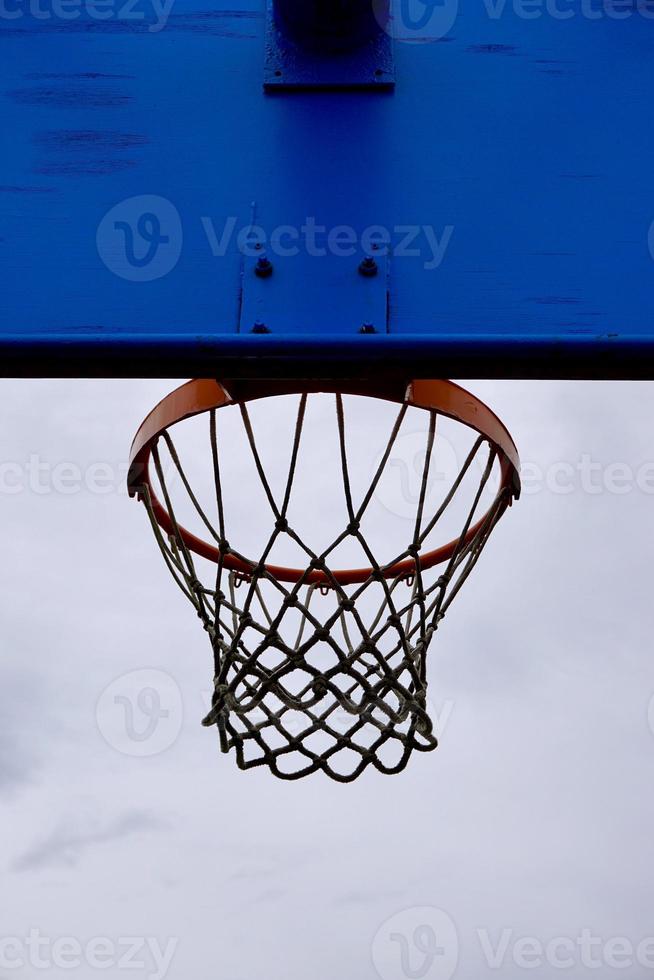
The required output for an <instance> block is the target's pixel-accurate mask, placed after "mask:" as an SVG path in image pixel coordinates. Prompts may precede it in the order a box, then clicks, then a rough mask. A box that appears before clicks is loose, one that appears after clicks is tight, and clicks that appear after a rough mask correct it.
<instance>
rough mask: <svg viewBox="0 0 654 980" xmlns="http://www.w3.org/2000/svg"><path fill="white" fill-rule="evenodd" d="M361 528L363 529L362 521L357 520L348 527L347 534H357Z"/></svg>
mask: <svg viewBox="0 0 654 980" xmlns="http://www.w3.org/2000/svg"><path fill="white" fill-rule="evenodd" d="M360 527H361V521H356V520H355V521H350V523H349V524H348V526H347V533H348V534H356V533H357V532H358V530H359V528H360Z"/></svg>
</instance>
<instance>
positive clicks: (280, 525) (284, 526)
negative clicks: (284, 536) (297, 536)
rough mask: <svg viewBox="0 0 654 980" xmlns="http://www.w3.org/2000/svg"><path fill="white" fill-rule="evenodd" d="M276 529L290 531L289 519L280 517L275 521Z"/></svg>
mask: <svg viewBox="0 0 654 980" xmlns="http://www.w3.org/2000/svg"><path fill="white" fill-rule="evenodd" d="M275 530H276V531H288V521H287V520H286V518H285V517H280V518H279V519H278V520H276V521H275Z"/></svg>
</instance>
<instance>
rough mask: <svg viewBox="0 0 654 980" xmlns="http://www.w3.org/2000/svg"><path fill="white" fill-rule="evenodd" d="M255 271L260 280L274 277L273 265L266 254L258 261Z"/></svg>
mask: <svg viewBox="0 0 654 980" xmlns="http://www.w3.org/2000/svg"><path fill="white" fill-rule="evenodd" d="M254 271H255V274H256V275H257V276H259V279H267V278H268V276H272V271H273V264H272V262H271V261H270V259H269V258H268V256H267V255H265V253H264V255H260V256H259V258H258V259H257V264H256V265H255V267H254Z"/></svg>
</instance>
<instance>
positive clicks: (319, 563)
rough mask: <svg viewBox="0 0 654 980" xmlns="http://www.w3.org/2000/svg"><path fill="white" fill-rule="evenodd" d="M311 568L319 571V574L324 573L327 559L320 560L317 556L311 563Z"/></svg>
mask: <svg viewBox="0 0 654 980" xmlns="http://www.w3.org/2000/svg"><path fill="white" fill-rule="evenodd" d="M309 568H312V569H314V570H315V571H318V572H322V571H324V570H325V559H324V558H319V557H318V556H316V557H315V558H312V559H311V562H310V563H309Z"/></svg>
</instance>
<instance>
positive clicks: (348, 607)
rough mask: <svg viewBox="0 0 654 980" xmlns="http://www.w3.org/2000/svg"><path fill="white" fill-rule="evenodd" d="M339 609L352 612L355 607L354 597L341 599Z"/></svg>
mask: <svg viewBox="0 0 654 980" xmlns="http://www.w3.org/2000/svg"><path fill="white" fill-rule="evenodd" d="M341 609H342V610H343V612H352V610H353V609H356V603H355V601H354V599H341Z"/></svg>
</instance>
